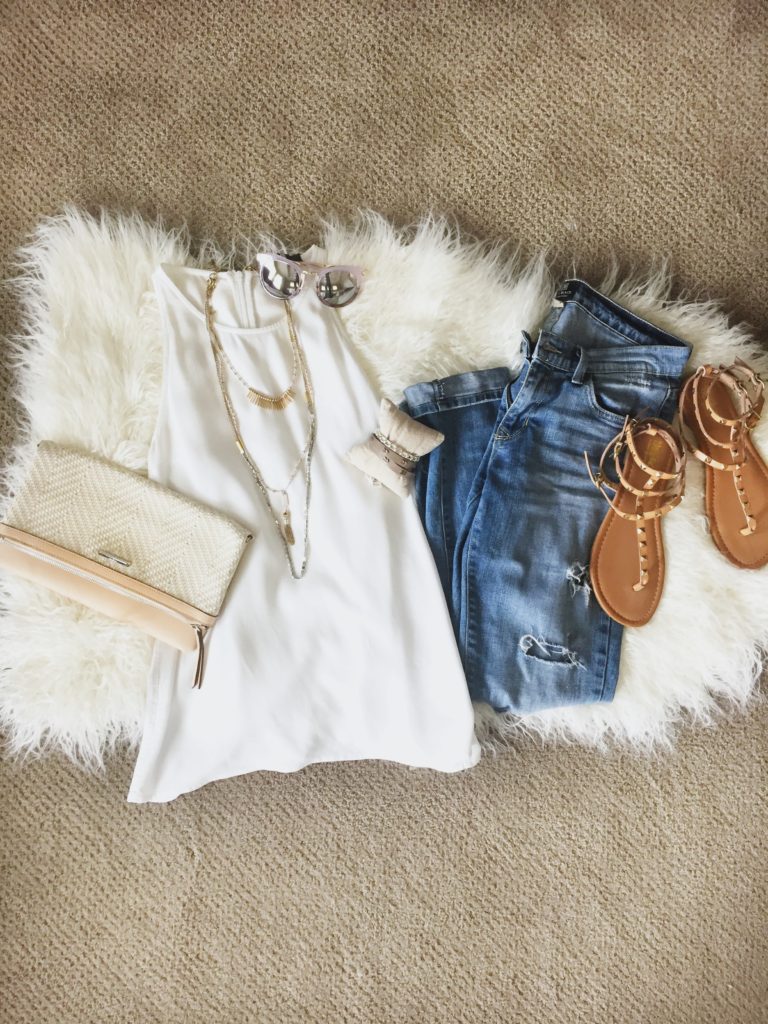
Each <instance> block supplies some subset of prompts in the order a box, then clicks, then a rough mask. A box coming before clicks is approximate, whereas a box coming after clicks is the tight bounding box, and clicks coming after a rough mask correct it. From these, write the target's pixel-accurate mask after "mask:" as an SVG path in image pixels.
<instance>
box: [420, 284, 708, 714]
mask: <svg viewBox="0 0 768 1024" xmlns="http://www.w3.org/2000/svg"><path fill="white" fill-rule="evenodd" d="M523 354H524V356H525V362H524V364H523V368H522V370H521V371H520V373H519V375H518V376H517V377H516V378H515V379H513V380H511V379H510V377H511V375H510V371H509V370H508V369H507V368H505V367H500V368H497V369H492V370H480V371H477V372H472V373H462V374H459V375H457V376H455V377H447V378H445V379H443V380H435V381H431V382H427V383H423V384H415V385H413V386H412V387H409V388H407V389H406V392H405V402H404V408H405V409H406V410H407V411H408V412H409V413H410V414H411V416H414V417H415V418H416V419H419V420H421V421H422V422H424V423H426V424H428V425H429V426H430V427H434V428H435V429H437V430H441V431H442V432H443V433H444V434H445V441H444V442H443V444H442V445H440V447H438V448H436V449H435V451H433V452H432V453H431V454H430V455H429V456H428V457H426V458H423V459H422V460H421V462H420V463H419V465H418V467H417V470H416V482H415V487H416V498H417V502H418V506H419V512H420V514H421V517H422V521H423V523H424V527H425V530H426V533H427V536H428V538H429V542H430V545H431V548H432V552H433V555H434V558H435V561H436V563H437V567H438V571H439V573H440V578H441V580H442V584H443V588H444V590H445V595H446V598H447V600H448V605H449V608H450V609H451V615H452V618H453V624H454V629H455V631H456V637H457V640H458V644H459V650H460V652H461V656H462V659H463V662H464V669H465V672H466V675H467V682H468V685H469V689H470V693H471V695H472V698H473V699H474V700H478V701H486V702H487V703H489V704H491V705H493V707H494V708H496V709H497V710H499V711H514V712H517V713H520V714H525V713H530V712H533V711H538V710H540V709H543V708H550V707H558V706H562V705H566V704H580V703H587V702H591V701H607V700H611V699H612V698H613V694H614V691H615V688H616V680H617V677H618V672H619V657H620V652H621V637H622V627H621V626H620V625H619V624H618V623H616V622H614V621H612V620H611V619H610V618H609V617H608V616H607V615H606V614H605V612H603V610H602V609H601V608H600V606H599V604H598V603H597V601H596V600H595V598H594V597H593V595H592V593H591V590H590V583H589V556H590V551H591V547H592V542H593V540H594V537H595V534H596V532H597V529H598V527H599V525H600V523H601V521H602V519H603V517H604V516H605V513H606V511H607V506H606V504H605V501H604V499H603V497H602V496H601V495H600V494H599V493H598V491H597V490H596V489H595V488H594V487H593V485H592V483H591V481H590V479H589V476H588V475H587V471H586V466H585V463H584V453H585V452H586V453H587V454H588V456H589V458H590V460H592V461H593V462H594V461H596V460H597V459H599V457H600V454H601V452H602V451H603V449H604V448H605V446H606V445H607V444H608V443H609V441H610V440H611V439H612V438H613V437H614V436H615V435H616V434H617V433H618V432H619V431H620V430H621V428H622V426H623V424H624V420H625V417H626V416H628V415H629V416H636V417H641V416H657V417H660V418H662V419H668V420H671V419H672V417H673V416H674V412H675V404H676V400H677V393H678V390H679V386H680V380H681V376H682V372H683V368H684V366H685V364H686V362H687V360H688V356H689V354H690V346H689V345H688V344H686V343H685V342H683V341H681V340H680V339H678V338H675V337H673V336H672V335H670V334H667V333H666V332H664V331H662V330H660V329H659V328H657V327H654V326H653V325H652V324H650V323H647V322H646V321H645V320H643V319H641V318H640V317H638V316H635V315H634V314H632V313H630V312H628V311H627V310H625V309H622V307H621V306H618V305H617V304H616V303H614V302H612V301H611V300H610V299H607V298H605V297H604V296H603V295H601V294H600V293H599V292H596V291H595V290H594V289H593V288H591V287H590V286H589V285H587V284H586V283H584V282H583V281H567V282H566V283H565V284H564V285H563V286H562V287H561V288H560V290H559V291H558V292H557V294H556V296H555V300H554V302H553V308H552V310H551V312H550V314H549V316H548V317H547V320H546V321H545V323H544V326H543V328H542V330H541V332H540V334H539V337H538V341H537V343H536V345H535V346H534V345H533V343H532V341H531V339H530V338H529V337H528V336H527V335H524V337H523Z"/></svg>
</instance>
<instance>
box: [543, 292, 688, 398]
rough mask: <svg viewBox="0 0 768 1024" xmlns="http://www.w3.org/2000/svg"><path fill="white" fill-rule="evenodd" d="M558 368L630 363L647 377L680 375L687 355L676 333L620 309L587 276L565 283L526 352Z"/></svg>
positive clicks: (613, 367)
mask: <svg viewBox="0 0 768 1024" xmlns="http://www.w3.org/2000/svg"><path fill="white" fill-rule="evenodd" d="M528 354H529V355H531V354H533V355H535V357H536V358H538V359H540V360H541V361H542V362H544V363H547V364H548V365H550V366H553V367H556V368H558V369H562V370H572V369H574V368H575V367H576V365H578V364H579V363H580V364H581V365H582V366H583V367H586V366H589V368H590V369H591V370H600V369H604V370H616V371H620V370H621V368H622V367H628V366H630V365H631V366H633V367H634V368H636V369H637V368H641V367H642V368H643V369H644V370H645V372H646V373H647V374H648V375H649V376H659V377H670V378H673V379H679V377H680V376H681V374H682V372H683V368H684V367H685V364H686V363H687V361H688V357H689V356H690V354H691V346H690V345H689V344H688V343H687V342H685V341H682V340H681V339H680V338H677V337H675V335H673V334H669V333H668V332H667V331H663V330H662V329H661V328H660V327H656V325H655V324H652V323H650V322H649V321H648V320H644V319H643V318H642V317H640V316H637V314H635V313H631V312H630V311H629V310H628V309H624V307H623V306H620V305H619V304H618V303H617V302H614V301H613V300H612V299H609V298H608V297H607V296H605V295H602V294H601V293H600V292H598V291H597V290H596V289H594V288H593V287H592V286H591V285H589V284H587V283H586V281H580V280H577V279H573V280H569V281H566V282H564V284H562V285H561V286H560V288H559V289H558V290H557V292H556V294H555V299H554V302H553V308H552V310H551V311H550V313H549V316H548V317H547V319H546V320H545V322H544V326H543V328H542V332H541V336H540V338H539V344H538V345H537V346H536V349H535V352H534V353H531V352H530V351H529V353H528Z"/></svg>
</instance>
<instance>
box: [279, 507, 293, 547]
mask: <svg viewBox="0 0 768 1024" xmlns="http://www.w3.org/2000/svg"><path fill="white" fill-rule="evenodd" d="M282 530H283V537H285V543H286V544H291V545H293V544H295V543H296V538H295V537H294V535H293V527H292V526H291V513H290V512H287V511H286V512H283V526H282Z"/></svg>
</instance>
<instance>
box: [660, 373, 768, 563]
mask: <svg viewBox="0 0 768 1024" xmlns="http://www.w3.org/2000/svg"><path fill="white" fill-rule="evenodd" d="M764 392H765V385H764V384H763V381H762V380H761V379H760V378H759V377H758V375H757V374H756V373H755V371H754V370H753V369H752V368H751V367H750V366H747V364H746V363H744V362H742V361H741V360H740V359H739V360H737V361H736V362H735V363H733V364H732V365H731V366H717V367H715V366H710V365H706V366H700V367H699V369H698V370H697V371H696V372H695V373H694V374H693V376H692V377H689V378H688V380H687V381H686V382H685V385H684V386H683V389H682V391H681V393H680V423H681V426H682V429H683V439H684V440H685V443H686V447H687V448H688V450H689V451H690V453H691V454H692V455H694V456H695V457H696V458H697V459H699V460H701V462H703V463H704V465H705V466H706V478H705V502H706V510H707V517H708V518H709V527H710V531H711V533H712V539H713V540H714V542H715V544H716V545H717V547H718V548H719V549H720V551H722V553H723V554H724V555H725V557H726V558H727V559H728V560H729V561H730V562H733V564H734V565H738V566H740V567H741V568H742V569H759V568H760V567H761V566H763V565H766V564H768V466H766V464H765V462H764V460H763V458H762V456H761V455H760V453H759V452H758V450H757V449H756V448H755V446H754V444H753V443H752V439H751V438H750V436H749V433H750V431H751V430H752V429H753V427H754V426H755V425H756V424H757V422H758V421H759V419H760V414H761V413H762V411H763V404H764V399H765V395H764Z"/></svg>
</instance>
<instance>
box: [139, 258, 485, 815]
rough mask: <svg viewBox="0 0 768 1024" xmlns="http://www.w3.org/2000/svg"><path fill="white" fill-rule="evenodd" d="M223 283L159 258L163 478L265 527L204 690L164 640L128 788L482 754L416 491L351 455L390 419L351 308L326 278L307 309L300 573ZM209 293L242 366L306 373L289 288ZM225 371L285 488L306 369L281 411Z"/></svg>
mask: <svg viewBox="0 0 768 1024" xmlns="http://www.w3.org/2000/svg"><path fill="white" fill-rule="evenodd" d="M307 258H311V259H312V260H314V261H322V260H323V253H321V252H319V251H318V250H317V249H314V250H312V251H311V252H310V253H309V254H308V257H307ZM207 280H208V273H207V272H206V271H204V270H198V269H192V268H187V267H170V266H163V267H160V268H158V270H157V272H156V274H155V289H156V293H157V298H158V301H159V305H160V310H161V315H162V320H163V325H164V343H165V367H164V379H163V391H162V399H161V408H160V413H159V419H158V423H157V428H156V432H155V436H154V439H153V442H152V446H151V450H150V457H149V474H150V476H151V477H152V479H154V480H157V481H159V482H160V483H162V484H166V485H167V486H169V487H172V488H174V489H176V490H178V491H180V492H181V493H183V494H188V495H190V496H191V497H193V498H197V499H199V500H200V501H204V502H206V503H208V504H210V505H212V506H213V507H214V508H217V509H220V510H221V511H223V512H226V513H228V514H229V515H231V516H232V517H233V518H234V519H236V520H238V521H239V522H241V523H243V524H244V525H245V526H248V527H249V528H250V529H251V531H252V532H253V535H254V539H253V541H252V543H251V544H250V545H249V547H248V550H247V551H246V554H245V556H244V558H243V561H242V563H241V565H240V568H239V570H238V573H237V575H236V577H235V579H234V581H233V584H232V586H231V588H230V591H229V594H228V596H227V599H226V602H225V604H224V608H223V610H222V613H221V615H220V617H219V620H218V622H217V623H216V625H215V626H214V627H213V629H212V630H211V631H210V633H209V635H208V638H207V640H206V647H207V657H206V669H205V678H204V682H203V686H202V689H200V690H193V689H191V684H192V681H193V678H194V668H195V666H194V661H195V655H194V654H193V653H190V654H180V653H179V652H177V651H175V650H173V649H172V648H170V647H168V646H166V645H163V644H157V645H156V648H155V652H154V656H153V660H152V666H151V673H150V679H149V693H148V698H147V707H146V716H145V723H144V732H143V739H142V743H141V749H140V751H139V756H138V759H137V762H136V768H135V772H134V776H133V781H132V784H131V788H130V792H129V795H128V799H129V801H132V802H137V803H141V802H145V801H167V800H173V799H174V798H175V797H177V796H179V795H180V794H182V793H186V792H189V791H190V790H193V789H196V788H198V787H199V786H203V785H205V784H206V783H208V782H212V781H213V780H215V779H223V778H228V777H230V776H234V775H240V774H243V773H245V772H252V771H257V770H270V771H280V772H291V771H296V770H298V769H300V768H302V767H304V766H305V765H307V764H310V763H312V762H319V761H343V760H356V759H365V758H376V759H383V760H388V761H398V762H401V763H403V764H407V765H412V766H416V767H425V768H435V769H439V770H441V771H446V772H452V771H459V770H461V769H464V768H467V767H469V766H471V765H472V764H474V763H475V762H476V761H477V760H478V757H479V747H478V744H477V742H476V739H475V735H474V720H473V713H472V706H471V703H470V700H469V696H468V693H467V688H466V683H465V679H464V674H463V671H462V666H461V662H460V659H459V655H458V651H457V648H456V643H455V640H454V636H453V631H452V628H451V623H450V619H449V614H448V610H447V607H446V604H445V599H444V597H443V593H442V589H441V587H440V582H439V579H438V576H437V571H436V569H435V566H434V563H433V560H432V556H431V553H430V550H429V547H428V545H427V541H426V538H425V536H424V533H423V531H422V527H421V523H420V520H419V516H418V511H417V509H416V506H415V503H414V501H413V500H412V499H407V500H405V501H404V500H402V499H401V498H398V497H396V496H395V495H394V494H392V493H390V492H389V491H387V490H386V489H384V488H383V487H373V486H372V485H371V483H370V482H369V481H368V479H367V478H366V477H365V476H364V475H363V474H362V473H361V472H360V471H359V470H357V469H355V468H354V467H353V466H352V465H350V464H349V463H348V462H347V461H346V459H345V454H346V452H347V451H348V450H349V448H350V447H351V446H352V445H354V444H357V443H359V442H361V441H363V440H365V439H366V438H367V437H368V436H369V435H370V434H371V432H372V431H373V430H374V429H375V428H376V425H377V421H378V399H377V396H376V394H375V393H374V389H373V387H372V386H371V383H370V382H369V380H368V379H367V377H366V375H365V374H364V372H363V370H362V368H361V366H360V365H359V363H358V362H357V360H356V358H355V355H354V353H353V350H352V346H351V344H350V342H349V340H348V338H347V336H346V332H345V330H344V327H343V321H342V319H341V315H340V314H339V313H338V312H337V311H334V310H331V309H328V308H327V307H325V306H323V305H322V304H321V303H320V302H319V300H318V299H317V296H316V295H315V294H314V290H313V289H312V288H311V287H310V286H305V290H304V291H303V292H302V293H301V294H300V295H299V297H298V298H297V299H295V300H294V301H293V305H292V307H291V308H292V310H293V312H294V322H295V325H296V331H297V334H298V338H299V341H300V343H301V345H302V347H303V349H304V352H305V355H306V360H307V363H308V365H309V371H310V374H311V378H312V383H313V386H314V392H315V404H316V412H317V442H316V445H315V452H314V458H313V461H312V493H311V504H310V520H309V564H308V570H307V574H306V576H305V577H304V579H302V580H294V579H293V578H292V577H291V575H290V573H289V571H288V565H287V563H286V560H285V553H284V550H283V547H282V544H281V542H280V539H279V536H278V533H277V530H276V528H275V525H274V522H273V521H272V518H271V515H270V513H269V512H268V510H267V508H266V507H265V504H264V502H263V499H262V496H261V494H260V493H259V491H258V489H257V485H256V482H255V480H254V479H253V477H252V475H251V473H250V470H249V469H248V466H247V465H246V463H245V461H244V460H243V458H242V456H241V455H240V453H239V452H238V450H237V448H236V446H235V443H234V436H233V432H232V428H231V425H230V422H229V419H228V417H227V414H226V410H225V406H224V402H223V398H222V395H221V392H220V388H219V384H218V381H217V375H216V367H215V361H214V358H213V353H212V351H211V346H210V343H209V340H208V334H207V330H206V324H205V317H204V301H205V290H206V284H207ZM213 306H214V311H215V318H216V321H217V333H218V336H219V338H220V341H221V343H222V346H223V347H224V349H225V351H226V353H227V355H228V357H229V359H230V361H231V362H232V364H233V365H234V367H235V369H236V370H237V371H238V373H239V374H240V376H241V377H242V378H243V380H244V381H245V382H247V384H249V385H251V386H252V387H254V388H258V389H259V390H260V391H264V392H267V393H269V394H279V393H280V392H281V391H283V389H284V388H285V387H286V386H287V383H288V381H289V380H290V377H291V370H292V355H291V348H290V344H289V335H288V329H287V320H286V315H285V309H284V305H283V303H282V302H281V301H279V300H275V299H272V298H270V297H269V296H268V295H267V294H266V293H265V292H264V290H263V289H262V288H261V285H260V284H259V282H258V278H257V275H256V274H255V273H251V272H248V271H234V272H229V273H225V274H220V275H219V279H218V284H217V287H216V290H215V293H214V297H213ZM225 380H226V385H227V390H228V393H229V395H230V397H231V400H232V403H233V405H234V408H235V411H236V414H237V416H238V418H239V420H240V429H241V433H242V435H243V438H244V441H245V444H246V447H247V448H248V451H249V452H250V453H251V455H252V457H253V459H254V461H255V462H256V464H257V465H258V467H259V469H260V471H261V473H262V475H263V477H264V478H265V480H266V482H267V483H268V484H269V485H270V486H273V487H283V486H284V484H285V481H286V480H287V478H288V476H289V475H290V472H291V469H292V467H293V465H294V464H295V462H296V459H297V458H298V457H299V453H300V452H301V449H302V447H303V444H304V441H305V437H306V428H307V422H308V414H307V409H306V404H305V403H304V401H303V398H302V391H303V389H302V387H301V377H300V375H299V376H298V377H297V387H296V400H295V401H294V402H293V403H292V404H291V405H289V406H288V407H287V408H286V409H285V410H283V411H281V412H278V411H274V410H265V409H261V408H258V407H255V406H254V405H253V404H251V402H249V400H248V397H247V392H246V388H245V386H244V385H243V384H242V383H241V382H239V381H238V380H237V379H236V378H235V377H234V376H233V375H232V373H231V371H229V370H226V377H225ZM304 488H305V474H304V472H303V470H300V471H299V472H298V473H297V475H296V478H295V479H294V481H293V483H292V484H291V486H290V488H289V489H288V493H289V496H290V510H291V516H292V525H293V530H294V533H295V536H296V544H295V546H294V550H295V556H294V557H295V561H296V563H297V564H299V565H300V563H301V556H302V551H303V523H304V515H303V513H304V498H305V489H304Z"/></svg>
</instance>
